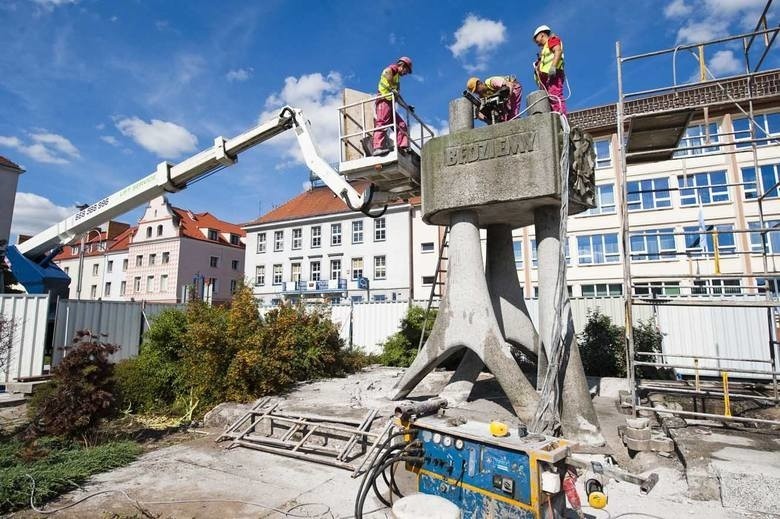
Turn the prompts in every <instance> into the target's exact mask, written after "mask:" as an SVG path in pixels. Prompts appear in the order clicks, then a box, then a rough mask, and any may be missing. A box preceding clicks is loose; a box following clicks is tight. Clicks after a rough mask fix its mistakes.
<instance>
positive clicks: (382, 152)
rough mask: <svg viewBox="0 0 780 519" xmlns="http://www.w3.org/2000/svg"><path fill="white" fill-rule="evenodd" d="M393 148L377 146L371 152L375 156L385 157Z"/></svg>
mask: <svg viewBox="0 0 780 519" xmlns="http://www.w3.org/2000/svg"><path fill="white" fill-rule="evenodd" d="M390 151H391V148H377V149H375V150H374V151H373V152H371V155H373V156H374V157H383V156H385V155H387V154H388V153H390Z"/></svg>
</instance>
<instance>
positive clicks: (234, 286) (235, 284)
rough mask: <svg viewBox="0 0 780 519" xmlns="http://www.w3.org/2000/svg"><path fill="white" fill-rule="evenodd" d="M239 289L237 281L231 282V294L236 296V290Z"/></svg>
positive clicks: (232, 280)
mask: <svg viewBox="0 0 780 519" xmlns="http://www.w3.org/2000/svg"><path fill="white" fill-rule="evenodd" d="M237 287H238V282H237V281H236V280H235V279H231V280H230V293H231V294H235V293H236V288H237Z"/></svg>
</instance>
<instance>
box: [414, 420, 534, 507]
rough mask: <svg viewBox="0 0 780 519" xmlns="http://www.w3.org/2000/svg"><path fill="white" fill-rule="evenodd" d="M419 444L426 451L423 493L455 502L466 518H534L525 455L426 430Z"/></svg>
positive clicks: (421, 490) (420, 485)
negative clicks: (421, 444)
mask: <svg viewBox="0 0 780 519" xmlns="http://www.w3.org/2000/svg"><path fill="white" fill-rule="evenodd" d="M418 439H420V440H421V441H422V443H423V452H424V462H423V466H422V470H421V471H420V478H419V480H418V489H419V491H420V492H423V493H426V494H433V495H437V496H441V497H444V498H445V499H448V500H449V501H452V502H453V503H455V504H456V505H458V507H460V509H461V510H462V511H463V513H464V516H465V517H502V518H503V517H507V518H523V519H524V518H526V517H529V518H530V517H535V514H534V513H533V512H532V511H531V510H532V509H531V504H532V503H531V467H530V464H529V459H528V454H527V453H525V452H523V451H521V450H511V449H508V448H503V447H500V446H497V445H491V444H488V443H483V442H478V441H475V440H472V439H467V438H458V437H454V436H450V435H447V434H442V433H439V432H436V431H432V430H427V429H423V430H421V431H420V434H419V435H418ZM497 496H500V497H501V498H503V499H501V498H499V497H497ZM508 501H511V502H508ZM520 503H522V504H524V505H526V506H525V507H523V506H522V505H520Z"/></svg>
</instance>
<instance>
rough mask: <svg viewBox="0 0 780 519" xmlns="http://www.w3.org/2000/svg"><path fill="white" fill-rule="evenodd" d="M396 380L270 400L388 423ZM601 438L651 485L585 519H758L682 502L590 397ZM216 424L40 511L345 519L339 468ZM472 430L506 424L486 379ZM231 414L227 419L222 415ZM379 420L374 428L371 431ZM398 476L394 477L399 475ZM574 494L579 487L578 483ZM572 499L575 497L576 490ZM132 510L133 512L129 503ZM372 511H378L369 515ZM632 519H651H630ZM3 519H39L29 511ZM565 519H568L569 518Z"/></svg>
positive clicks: (430, 389) (654, 459)
mask: <svg viewBox="0 0 780 519" xmlns="http://www.w3.org/2000/svg"><path fill="white" fill-rule="evenodd" d="M400 373H401V370H398V369H391V368H372V369H369V370H365V371H364V372H362V373H359V374H355V375H352V376H350V377H347V378H342V379H330V380H324V381H317V382H312V383H308V384H302V385H300V386H299V387H298V388H297V389H296V390H295V391H292V392H291V393H289V394H288V395H286V396H284V397H282V398H280V400H281V405H280V407H281V408H283V409H284V410H285V411H289V412H302V413H307V412H308V413H314V412H316V414H319V415H323V414H337V415H340V416H352V417H360V416H362V414H364V413H365V411H366V409H369V408H373V407H377V408H379V409H380V410H381V412H382V413H383V414H384V416H385V417H389V415H390V413H391V412H392V409H393V408H394V407H395V403H394V402H391V401H389V400H388V399H387V398H386V397H387V395H388V393H389V392H390V389H391V388H392V387H393V385H394V384H395V382H396V381H397V380H398V377H399V376H400ZM449 375H450V373H446V372H434V373H431V374H430V375H429V376H428V377H426V379H425V380H424V381H423V382H422V383H421V384H420V386H418V389H417V390H416V391H415V392H414V393H412V395H410V397H411V398H426V397H428V396H433V395H436V394H437V393H438V391H439V389H440V388H441V387H442V386H443V384H444V383H445V382H446V380H447V379H448V378H449ZM595 405H596V409H597V412H598V413H599V419H600V421H601V424H602V429H603V431H604V433H605V436H606V437H607V440H608V442H609V448H610V449H611V450H613V451H614V454H615V457H616V459H617V460H618V461H619V462H623V463H624V464H625V466H626V467H627V468H629V469H631V470H633V471H637V472H643V473H644V474H647V473H649V472H656V473H657V474H658V475H659V482H658V484H657V485H656V487H655V488H654V489H653V490H652V492H650V493H649V494H648V495H645V496H642V495H640V493H639V490H638V488H637V487H635V486H633V485H630V484H627V483H619V482H613V483H611V484H610V485H609V486H608V488H607V493H608V498H609V504H608V506H607V509H606V511H603V510H602V511H597V510H587V512H588V514H587V517H590V518H595V519H602V518H604V519H606V518H608V517H612V518H617V517H626V518H639V517H661V518H674V519H679V518H698V517H701V518H707V519H726V518H737V519H741V518H745V519H747V518H750V519H752V518H758V517H767V515H766V514H755V513H750V512H746V511H743V510H737V509H733V508H731V509H729V508H724V507H723V505H722V504H721V502H720V501H693V500H691V499H689V498H688V496H687V490H688V488H687V482H686V479H685V471H684V467H683V466H682V464H681V463H680V462H679V461H677V459H676V458H675V457H671V458H663V457H660V456H658V455H656V454H653V453H640V454H639V455H637V456H636V457H635V458H634V459H630V458H628V456H627V455H626V452H625V449H624V448H623V446H622V443H621V442H620V440H619V438H618V436H617V425H619V424H622V423H624V418H625V417H624V416H623V415H620V414H618V413H617V409H616V407H615V405H614V398H613V397H611V396H609V393H608V392H602V396H596V397H595ZM223 409H224V410H225V412H224V413H222V414H223V417H222V418H223V420H222V422H220V420H219V417H215V416H212V417H211V418H210V419H209V420H207V421H206V427H204V428H201V429H198V432H191V433H188V434H187V435H186V438H184V440H185V441H183V442H180V443H177V444H174V445H169V446H166V447H164V448H160V449H156V450H153V451H151V452H148V453H146V454H144V455H142V456H141V457H140V458H139V459H138V460H137V461H135V462H134V463H132V464H131V465H129V466H127V467H123V468H120V469H117V470H114V471H111V472H108V473H104V474H100V475H97V476H95V477H93V478H92V479H91V480H90V482H89V484H87V485H85V486H84V488H83V489H80V490H78V491H75V492H71V493H69V494H67V495H65V496H62V497H61V498H60V499H59V500H57V501H56V502H53V503H48V504H47V505H46V509H47V510H51V509H56V508H58V507H62V506H67V505H69V504H72V503H75V502H77V501H78V500H80V499H82V498H84V497H85V496H88V495H92V494H94V493H96V492H104V493H102V494H100V495H97V496H95V497H93V498H90V499H88V500H87V501H84V502H82V503H79V504H77V505H75V506H73V507H71V508H68V509H67V510H63V511H62V512H59V513H57V514H55V517H68V518H81V517H98V518H102V517H157V518H212V517H236V518H244V517H246V518H250V517H252V518H257V517H332V518H342V519H346V518H349V517H352V516H353V507H354V500H355V496H356V494H357V491H358V487H359V484H360V481H359V480H358V479H353V478H352V477H351V472H349V471H347V470H343V469H340V468H335V467H330V466H326V465H321V464H315V463H311V462H306V461H299V460H295V459H291V458H287V457H281V456H278V455H274V454H268V453H263V452H258V451H253V450H249V449H245V448H241V447H239V448H233V449H230V450H227V449H225V447H226V445H227V444H228V442H223V443H219V444H218V443H215V442H214V439H215V438H216V437H217V436H218V435H219V434H220V433H221V432H222V425H221V423H224V422H225V421H227V420H228V416H235V415H236V414H240V412H241V411H242V409H244V408H243V407H240V406H238V405H233V406H231V405H225V406H223ZM448 412H456V413H458V414H462V415H464V416H470V417H472V418H473V419H478V420H480V421H484V422H487V421H490V420H492V419H502V420H505V421H508V422H511V421H512V419H513V418H512V415H511V413H510V411H509V410H508V405H507V403H506V401H505V399H504V398H503V396H502V394H501V392H500V390H499V389H498V387H497V386H496V385H495V383H494V382H493V380H492V377H490V376H489V375H483V376H482V379H481V381H480V382H478V384H477V387H476V388H475V391H474V393H473V395H472V400H471V401H469V402H466V403H464V404H463V405H462V406H460V407H458V408H457V409H455V410H451V411H448ZM231 413H232V415H231ZM384 423H385V418H382V419H379V420H377V421H376V427H381V426H382V425H383V424H384ZM400 472H404V471H400ZM401 477H402V478H403V479H404V481H403V483H402V486H403V488H413V486H414V480H413V479H412V476H411V474H408V473H405V472H404V473H403V474H402V476H401ZM580 484H581V482H580ZM580 495H584V493H583V491H582V488H580ZM134 501H135V502H134ZM377 509H378V510H377ZM372 510H377V511H375V512H373V513H371V514H370V515H369V514H366V513H364V515H366V517H371V518H381V517H390V514H389V510H387V509H381V505H380V504H379V502H378V501H376V500H375V498H374V497H373V495H371V496H370V497H369V499H368V500H367V503H366V506H365V511H366V512H368V511H372ZM285 513H287V515H285ZM639 514H651V515H650V516H648V515H639ZM13 517H24V518H30V517H40V515H39V514H37V513H34V512H32V511H24V512H19V513H17V514H14V515H13ZM572 517H574V516H573V515H572Z"/></svg>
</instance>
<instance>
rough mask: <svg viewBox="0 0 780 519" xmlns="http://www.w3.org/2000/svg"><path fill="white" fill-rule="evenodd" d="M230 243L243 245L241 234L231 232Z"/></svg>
mask: <svg viewBox="0 0 780 519" xmlns="http://www.w3.org/2000/svg"><path fill="white" fill-rule="evenodd" d="M230 245H241V236H239V235H238V234H231V235H230Z"/></svg>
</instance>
